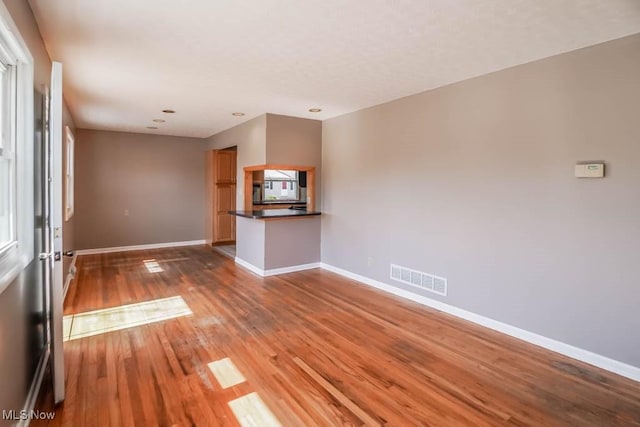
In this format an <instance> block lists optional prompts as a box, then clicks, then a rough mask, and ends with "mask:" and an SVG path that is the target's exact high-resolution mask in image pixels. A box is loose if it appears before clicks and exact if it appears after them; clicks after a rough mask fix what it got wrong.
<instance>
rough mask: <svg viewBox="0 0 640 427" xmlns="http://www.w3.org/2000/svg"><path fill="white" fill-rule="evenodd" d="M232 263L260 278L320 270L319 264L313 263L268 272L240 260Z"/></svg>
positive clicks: (237, 259) (236, 259) (273, 269)
mask: <svg viewBox="0 0 640 427" xmlns="http://www.w3.org/2000/svg"><path fill="white" fill-rule="evenodd" d="M234 261H235V263H236V264H238V265H239V266H241V267H244V268H246V269H247V270H249V271H251V272H252V273H254V274H257V275H258V276H260V277H269V276H277V275H278V274H285V273H294V272H296V271H303V270H311V269H313V268H320V263H319V262H313V263H310V264H300V265H292V266H290V267H282V268H272V269H270V270H263V269H261V268H258V267H256V266H255V265H253V264H251V263H249V262H247V261H245V260H243V259H242V258H238V257H235V258H234Z"/></svg>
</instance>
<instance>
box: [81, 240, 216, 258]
mask: <svg viewBox="0 0 640 427" xmlns="http://www.w3.org/2000/svg"><path fill="white" fill-rule="evenodd" d="M204 244H205V240H204V239H203V240H187V241H184V242H166V243H152V244H149V245H134V246H115V247H112V248H96V249H80V250H77V251H75V252H76V254H77V255H93V254H108V253H111V252H126V251H142V250H145V249H162V248H176V247H179V246H196V245H204Z"/></svg>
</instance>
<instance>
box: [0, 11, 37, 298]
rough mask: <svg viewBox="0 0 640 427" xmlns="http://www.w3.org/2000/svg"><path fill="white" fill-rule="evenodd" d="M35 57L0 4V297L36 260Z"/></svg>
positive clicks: (7, 12)
mask: <svg viewBox="0 0 640 427" xmlns="http://www.w3.org/2000/svg"><path fill="white" fill-rule="evenodd" d="M33 89H34V86H33V57H32V56H31V53H30V52H29V49H28V48H27V45H26V43H25V42H24V40H23V39H22V37H21V36H20V31H19V30H18V28H17V27H16V25H15V23H14V22H13V19H12V18H11V14H10V13H9V11H8V10H7V8H6V6H5V5H4V3H3V2H0V293H1V292H3V291H4V289H6V287H7V286H9V284H10V283H11V282H12V281H13V280H14V279H15V277H16V276H17V275H18V274H20V271H22V269H24V268H25V267H26V266H27V265H28V264H29V263H30V262H31V260H33V258H34V256H35V245H34V243H35V239H34V237H35V225H34V223H35V221H34V219H35V205H34V201H35V193H34V184H35V182H34V179H35V177H34V127H35V126H34V111H33V100H34V91H33Z"/></svg>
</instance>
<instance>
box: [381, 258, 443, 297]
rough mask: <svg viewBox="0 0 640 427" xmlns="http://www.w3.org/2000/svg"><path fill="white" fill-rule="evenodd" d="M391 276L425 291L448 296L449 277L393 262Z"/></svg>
mask: <svg viewBox="0 0 640 427" xmlns="http://www.w3.org/2000/svg"><path fill="white" fill-rule="evenodd" d="M391 278H392V279H393V280H396V281H398V282H401V283H405V284H407V285H411V286H415V287H417V288H420V289H424V290H425V291H429V292H433V293H436V294H438V295H442V296H447V279H445V278H444V277H439V276H434V275H433V274H428V273H423V272H421V271H416V270H412V269H410V268H406V267H401V266H399V265H396V264H391Z"/></svg>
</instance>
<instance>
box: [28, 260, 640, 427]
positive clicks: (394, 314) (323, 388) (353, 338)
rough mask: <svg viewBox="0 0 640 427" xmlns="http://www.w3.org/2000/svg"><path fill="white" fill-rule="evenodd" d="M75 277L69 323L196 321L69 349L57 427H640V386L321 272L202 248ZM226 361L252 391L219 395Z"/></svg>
mask: <svg viewBox="0 0 640 427" xmlns="http://www.w3.org/2000/svg"><path fill="white" fill-rule="evenodd" d="M145 260H147V261H148V260H155V262H157V263H158V265H159V266H160V267H161V269H162V271H157V272H155V273H152V272H150V271H149V269H148V268H147V267H145V264H144V262H143V261H145ZM77 267H78V274H77V278H76V280H74V282H73V283H72V284H71V288H70V290H69V295H68V296H67V300H66V307H65V314H66V315H69V314H77V313H84V312H87V311H92V310H96V309H102V308H109V307H117V306H121V305H126V304H132V303H139V302H144V301H151V300H156V299H160V298H168V297H175V296H181V297H182V298H183V299H184V301H185V302H186V303H187V305H188V306H189V308H190V309H191V311H192V312H193V315H189V316H183V317H178V318H174V319H170V320H166V321H161V322H156V323H150V324H146V325H142V326H136V327H132V328H129V329H124V330H119V331H114V332H108V333H104V334H99V335H95V336H91V337H87V338H80V339H76V340H72V341H68V342H66V343H65V357H66V360H65V368H66V386H67V398H66V400H65V402H64V403H63V404H62V405H60V406H59V407H57V408H56V418H55V419H54V420H53V421H50V422H49V425H51V426H60V425H64V426H67V425H69V426H107V425H112V426H173V425H180V426H189V425H197V426H237V425H239V421H238V418H239V417H238V415H237V414H235V413H234V412H233V410H232V409H231V406H230V405H229V402H230V401H234V400H235V399H239V398H242V397H243V396H248V395H251V396H250V398H251V399H252V401H253V402H254V401H255V399H261V401H262V402H263V403H264V404H265V405H266V407H267V408H268V409H269V410H270V411H271V413H272V414H273V416H275V418H276V419H277V420H278V421H279V423H280V424H282V425H284V426H316V425H318V426H334V425H337V426H341V425H354V426H358V425H389V426H413V425H425V426H427V425H428V426H501V425H523V426H524V425H530V426H598V427H602V426H614V425H621V426H632V425H639V426H640V383H637V382H633V381H631V380H628V379H625V378H622V377H619V376H616V375H613V374H610V373H608V372H605V371H602V370H600V369H597V368H594V367H592V366H589V365H586V364H583V363H581V362H578V361H575V360H572V359H569V358H566V357H564V356H561V355H558V354H555V353H552V352H550V351H547V350H544V349H541V348H538V347H535V346H532V345H530V344H527V343H524V342H522V341H519V340H517V339H514V338H511V337H508V336H505V335H502V334H499V333H497V332H494V331H491V330H488V329H485V328H482V327H479V326H477V325H474V324H472V323H469V322H465V321H463V320H459V319H456V318H453V317H451V316H448V315H446V314H443V313H439V312H437V311H435V310H432V309H429V308H426V307H423V306H421V305H418V304H415V303H412V302H408V301H406V300H403V299H400V298H397V297H394V296H390V295H388V294H385V293H383V292H381V291H377V290H375V289H371V288H369V287H366V286H364V285H361V284H358V283H357V282H353V281H350V280H347V279H345V278H342V277H340V276H337V275H335V274H332V273H329V272H327V271H323V270H320V269H316V270H308V271H305V272H299V273H291V274H286V275H281V276H274V277H269V278H264V279H262V278H259V277H257V276H255V275H253V274H251V273H249V272H248V271H246V270H244V269H242V268H240V267H237V266H236V265H235V264H234V263H233V261H232V260H230V259H229V258H227V257H225V256H223V255H221V254H219V253H217V252H215V251H213V250H211V249H208V248H205V247H185V248H171V249H163V250H149V251H135V252H127V253H124V252H123V253H112V254H102V255H87V256H81V257H79V258H78V264H77ZM225 358H228V359H230V361H231V362H232V364H233V365H235V367H236V368H237V371H239V373H240V374H241V377H244V378H245V379H246V381H244V382H241V383H239V384H236V385H233V386H230V387H228V388H223V387H222V386H221V385H220V384H219V383H218V381H217V380H216V377H215V376H214V375H213V373H212V371H211V370H210V369H209V368H208V364H209V363H211V362H215V361H220V360H222V359H225ZM228 362H229V361H224V362H221V363H220V364H218V365H217V366H226V365H228ZM230 376H231V377H233V378H236V377H237V373H232V374H230ZM223 382H224V381H223ZM47 390H48V387H47V386H44V387H43V392H42V394H41V396H40V399H39V401H38V405H37V406H38V409H40V410H47V409H49V408H51V406H52V405H51V396H50V394H49V393H48V392H47ZM253 393H255V395H253ZM256 395H257V396H256ZM242 400H243V399H240V401H242ZM242 404H243V405H244V403H242ZM234 406H236V407H240V406H242V405H241V404H240V403H237V404H236V403H234ZM245 406H247V405H245ZM248 406H251V405H248ZM243 419H244V420H245V423H246V422H252V421H251V420H254V421H255V420H260V419H263V420H264V419H269V418H268V416H266V415H265V417H263V418H260V416H259V415H255V416H254V415H251V414H249V415H247V416H246V417H245V418H243ZM247 420H249V421H247ZM263 422H264V421H263ZM255 423H256V425H261V424H260V421H255ZM32 425H34V426H37V425H42V422H36V421H34V422H32Z"/></svg>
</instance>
